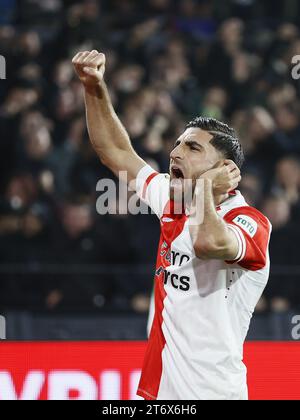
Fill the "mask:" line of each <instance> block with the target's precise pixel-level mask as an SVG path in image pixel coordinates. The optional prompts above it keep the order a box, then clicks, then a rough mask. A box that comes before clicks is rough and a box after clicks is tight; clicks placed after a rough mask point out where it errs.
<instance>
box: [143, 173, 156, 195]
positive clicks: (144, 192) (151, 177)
mask: <svg viewBox="0 0 300 420" xmlns="http://www.w3.org/2000/svg"><path fill="white" fill-rule="evenodd" d="M156 175H158V172H153V174H151V175H149V176H148V178H147V179H146V181H145V184H144V188H143V193H142V198H145V197H146V191H147V187H148V185H149V184H150V182H151V181H152V179H153V178H154V177H155V176H156Z"/></svg>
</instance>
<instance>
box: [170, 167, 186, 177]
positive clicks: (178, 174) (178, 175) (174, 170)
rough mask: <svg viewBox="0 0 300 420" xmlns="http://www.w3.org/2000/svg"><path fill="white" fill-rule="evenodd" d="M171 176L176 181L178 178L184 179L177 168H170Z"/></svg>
mask: <svg viewBox="0 0 300 420" xmlns="http://www.w3.org/2000/svg"><path fill="white" fill-rule="evenodd" d="M172 175H173V176H174V178H176V179H180V178H182V179H183V178H184V175H183V172H182V170H181V169H179V168H177V167H175V166H174V167H173V168H172Z"/></svg>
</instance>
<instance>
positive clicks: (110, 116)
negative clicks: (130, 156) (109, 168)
mask: <svg viewBox="0 0 300 420" xmlns="http://www.w3.org/2000/svg"><path fill="white" fill-rule="evenodd" d="M85 104H86V119H87V127H88V132H89V137H90V141H91V144H92V146H93V148H94V149H95V151H96V153H97V154H98V156H99V157H100V159H101V160H102V161H103V162H106V161H107V162H109V161H110V160H111V159H113V158H114V157H116V156H115V154H116V152H133V153H134V151H133V148H132V146H131V143H130V139H129V136H128V134H127V132H126V130H125V128H124V126H123V125H122V123H121V121H120V119H119V118H118V116H117V114H116V113H115V110H114V108H113V105H112V103H111V100H110V97H109V93H108V90H107V87H106V84H105V82H104V81H103V82H102V83H101V84H99V85H98V86H96V87H95V88H93V89H90V90H89V89H85Z"/></svg>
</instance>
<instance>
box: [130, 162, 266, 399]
mask: <svg viewBox="0 0 300 420" xmlns="http://www.w3.org/2000/svg"><path fill="white" fill-rule="evenodd" d="M136 186H137V194H138V195H139V196H140V197H141V199H142V200H144V201H145V202H146V203H147V204H148V205H149V206H150V208H151V209H152V210H153V212H155V213H156V215H157V216H158V217H159V219H160V224H161V237H160V242H159V248H158V255H157V265H156V273H155V291H154V299H155V314H154V319H153V323H152V328H151V332H150V337H149V341H148V346H147V350H146V354H145V359H144V365H143V370H142V376H141V380H140V383H139V387H138V392H137V393H138V395H140V396H141V397H143V398H145V399H150V400H151V399H152V400H154V399H158V400H191V399H197V400H206V399H228V400H233V399H236V400H239V399H247V397H248V392H247V384H246V367H245V365H244V364H243V362H242V359H243V343H244V340H245V338H246V334H247V331H248V328H249V324H250V320H251V317H252V313H253V311H254V308H255V306H256V304H257V302H258V300H259V298H260V296H261V295H262V292H263V290H264V288H265V286H266V283H267V280H268V276H269V266H270V263H269V254H268V244H269V239H270V232H271V225H270V222H269V221H268V219H267V218H266V217H265V216H264V215H263V214H261V213H260V212H259V211H258V210H256V209H255V208H253V207H250V206H248V205H247V204H246V202H245V200H244V198H243V197H242V195H241V194H240V193H239V192H238V191H236V192H235V193H234V194H232V195H230V197H229V198H228V199H227V200H226V201H224V202H223V203H222V204H221V205H220V206H219V207H218V208H217V211H218V214H219V215H220V217H222V218H223V219H224V220H225V221H226V222H227V223H228V226H229V227H230V229H232V231H233V232H234V233H235V235H236V237H237V239H238V243H239V252H238V255H237V258H236V259H235V261H233V262H229V261H227V262H226V261H221V260H201V259H200V258H198V257H196V255H195V252H194V248H193V243H192V240H191V237H190V233H189V227H188V225H189V218H188V216H187V215H186V214H174V212H172V202H170V201H169V176H168V175H167V174H158V173H157V172H155V171H154V170H153V169H152V168H151V167H150V166H148V165H147V166H145V167H143V168H142V169H141V170H140V172H139V174H138V176H137V180H136ZM166 209H168V211H167V212H166Z"/></svg>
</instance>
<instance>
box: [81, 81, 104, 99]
mask: <svg viewBox="0 0 300 420" xmlns="http://www.w3.org/2000/svg"><path fill="white" fill-rule="evenodd" d="M83 87H84V91H85V94H87V95H90V96H97V97H99V95H101V96H102V94H103V93H104V90H105V83H104V81H103V80H102V81H99V82H98V83H96V84H94V85H83Z"/></svg>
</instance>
